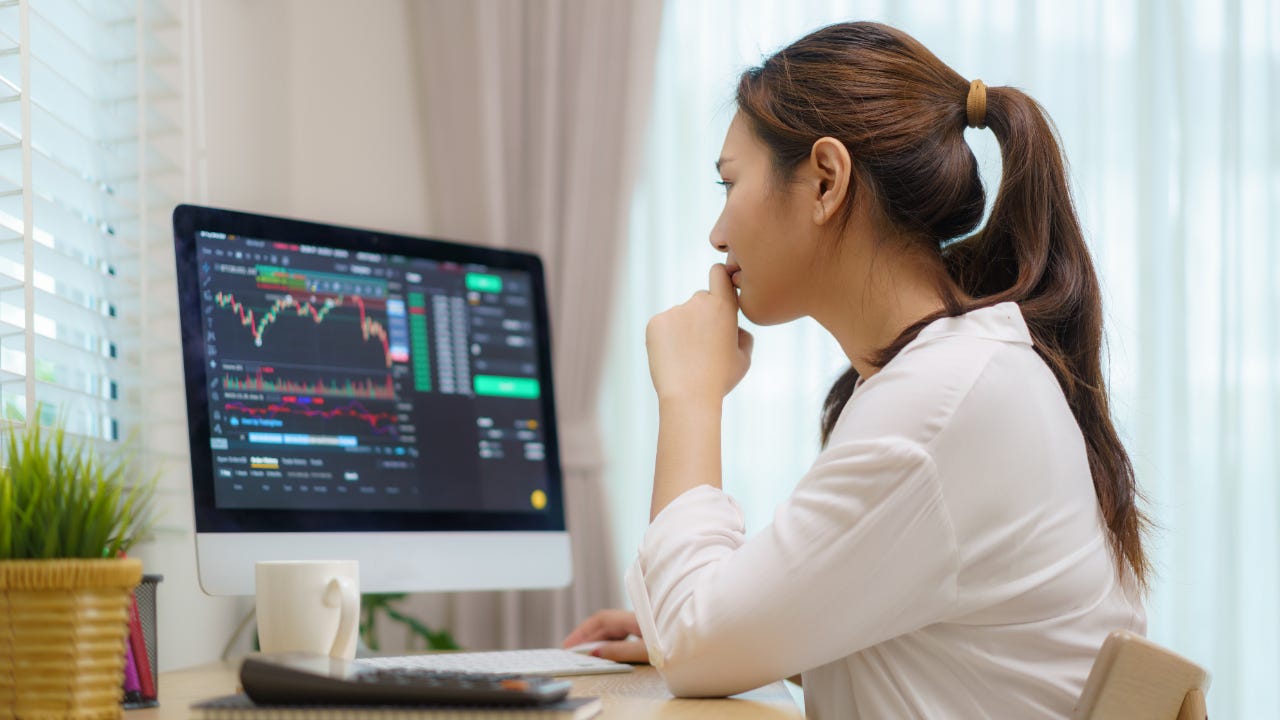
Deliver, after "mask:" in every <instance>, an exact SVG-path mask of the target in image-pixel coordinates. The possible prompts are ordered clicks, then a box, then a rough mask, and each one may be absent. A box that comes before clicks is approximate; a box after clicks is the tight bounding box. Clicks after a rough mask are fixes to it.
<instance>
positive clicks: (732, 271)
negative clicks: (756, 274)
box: [724, 265, 742, 286]
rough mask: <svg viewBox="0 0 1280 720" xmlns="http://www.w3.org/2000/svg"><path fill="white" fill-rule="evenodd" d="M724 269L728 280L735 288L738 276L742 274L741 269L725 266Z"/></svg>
mask: <svg viewBox="0 0 1280 720" xmlns="http://www.w3.org/2000/svg"><path fill="white" fill-rule="evenodd" d="M724 269H725V270H726V271H727V272H728V273H729V280H730V281H732V282H733V284H734V285H735V286H736V285H737V284H738V276H739V275H741V274H742V268H741V267H739V266H737V265H726V266H725V268H724Z"/></svg>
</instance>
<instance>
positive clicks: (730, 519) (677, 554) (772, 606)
mask: <svg viewBox="0 0 1280 720" xmlns="http://www.w3.org/2000/svg"><path fill="white" fill-rule="evenodd" d="M958 566H959V561H958V556H957V549H956V544H955V535H954V531H953V529H952V526H951V521H950V516H949V514H948V511H947V508H946V504H945V502H944V500H943V498H942V493H941V488H940V486H939V484H938V478H937V471H936V468H935V467H934V465H933V462H932V459H931V458H930V457H929V455H928V453H927V452H926V451H925V450H924V449H922V448H920V447H919V446H916V445H914V444H913V443H911V442H909V441H905V440H902V439H898V438H883V439H878V440H875V441H860V442H854V443H846V444H842V445H837V446H834V447H832V448H828V450H827V451H825V452H824V453H823V455H822V456H821V457H820V458H819V459H818V461H817V462H816V463H815V465H814V467H813V469H812V470H810V471H809V473H808V474H806V476H805V477H804V478H802V479H801V480H800V482H799V483H798V484H797V485H796V489H795V491H794V492H793V494H792V495H791V497H790V498H788V499H787V501H786V502H784V503H783V504H782V506H780V507H779V508H778V511H777V513H776V514H775V516H774V521H773V523H772V524H771V525H769V526H768V527H766V528H764V529H763V530H761V531H760V532H759V533H757V534H756V535H754V536H752V537H751V538H750V539H747V538H746V537H745V528H744V526H743V520H742V514H741V512H740V511H739V510H738V508H737V506H736V504H734V503H733V501H732V499H730V498H729V497H728V496H727V495H725V494H724V493H723V492H721V491H719V490H717V489H715V488H711V487H696V488H693V489H692V490H690V491H688V492H686V493H685V494H684V495H682V496H680V497H679V498H677V499H676V500H674V501H673V502H671V503H669V504H668V505H667V507H665V508H664V509H663V510H662V512H661V513H659V514H658V516H657V517H656V518H654V521H653V523H652V524H651V525H650V527H649V531H648V532H647V533H646V534H645V538H644V542H643V543H642V544H641V547H640V553H639V558H638V559H637V561H636V563H635V564H634V565H633V566H632V567H631V569H630V571H629V572H628V573H627V591H628V594H629V595H630V597H631V600H632V602H633V603H634V605H635V609H636V619H637V621H638V623H639V626H640V629H641V631H642V633H641V634H642V636H643V638H644V641H645V644H646V646H647V647H648V654H649V660H650V662H651V663H652V664H653V665H655V666H656V667H658V668H659V669H660V670H661V672H662V674H663V677H664V678H665V680H666V681H667V686H668V687H669V688H670V689H671V691H672V692H673V693H674V694H676V695H679V696H690V697H697V696H722V695H729V694H733V693H738V692H742V691H745V690H749V689H751V688H755V687H759V686H761V685H764V684H767V683H770V682H773V681H776V680H778V679H780V678H784V677H788V676H790V675H794V674H796V673H798V672H802V671H804V670H808V669H810V668H815V667H818V666H821V665H824V664H826V663H829V662H832V661H835V660H839V659H840V658H843V657H846V656H848V655H851V654H853V653H856V652H858V651H860V650H863V649H865V648H867V647H870V646H872V645H875V644H877V643H879V642H882V641H884V640H887V639H890V638H893V637H897V636H898V635H902V634H904V633H908V632H911V631H913V630H916V629H918V628H920V627H923V626H925V625H928V624H931V623H934V622H937V621H938V620H940V619H943V618H945V617H947V616H948V613H950V612H952V611H953V609H954V607H955V602H956V582H957V575H956V574H957V571H958Z"/></svg>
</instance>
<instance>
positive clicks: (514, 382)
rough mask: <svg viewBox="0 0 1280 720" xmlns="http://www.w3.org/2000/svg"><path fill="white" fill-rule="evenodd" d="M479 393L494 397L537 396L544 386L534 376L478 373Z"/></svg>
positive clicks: (477, 388) (476, 384)
mask: <svg viewBox="0 0 1280 720" xmlns="http://www.w3.org/2000/svg"><path fill="white" fill-rule="evenodd" d="M474 385H475V389H476V394H477V395H491V396H494V397H511V398H536V397H538V396H539V395H541V394H542V387H541V386H540V385H539V384H538V381H537V380H535V379H533V378H519V377H502V376H501V375H477V376H476V377H475V381H474Z"/></svg>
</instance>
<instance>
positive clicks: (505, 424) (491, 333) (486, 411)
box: [196, 231, 548, 512]
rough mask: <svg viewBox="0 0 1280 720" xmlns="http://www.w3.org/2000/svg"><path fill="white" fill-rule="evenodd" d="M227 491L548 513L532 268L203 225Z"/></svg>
mask: <svg viewBox="0 0 1280 720" xmlns="http://www.w3.org/2000/svg"><path fill="white" fill-rule="evenodd" d="M196 248H197V254H198V258H199V282H200V310H201V322H202V325H203V330H202V332H203V333H204V338H203V339H204V344H205V354H206V360H207V362H208V366H207V368H208V372H207V377H208V383H209V392H208V399H209V423H210V424H209V427H210V445H211V448H212V455H213V469H214V498H215V503H216V505H217V506H218V507H219V508H228V509H230V508H250V509H252V508H261V509H316V510H325V509H343V510H394V511H403V510H428V511H434V510H441V511H459V510H462V511H477V512H487V511H492V512H511V511H527V512H537V511H541V510H543V509H544V508H545V507H546V505H547V501H548V498H547V489H548V480H547V472H548V468H547V462H546V457H545V450H546V447H545V440H544V430H545V423H544V419H543V417H542V405H541V402H540V400H539V398H540V397H541V393H542V390H543V389H542V387H541V386H540V383H539V381H538V377H539V367H538V362H539V352H538V348H537V346H536V340H537V337H538V332H537V330H538V329H537V328H536V327H535V324H534V323H535V322H536V318H535V309H534V306H533V299H534V298H533V292H534V288H533V287H532V278H531V277H530V275H529V274H528V273H526V272H522V271H518V270H509V269H492V268H487V267H485V266H480V265H474V264H466V265H464V264H455V263H447V262H437V261H432V260H427V259H422V258H413V257H405V256H401V255H393V254H383V253H371V252H359V251H355V250H345V249H339V248H332V247H325V246H319V245H306V244H291V243H283V242H274V241H270V240H263V239H255V238H248V237H243V236H237V235H230V234H227V233H220V232H210V231H197V233H196Z"/></svg>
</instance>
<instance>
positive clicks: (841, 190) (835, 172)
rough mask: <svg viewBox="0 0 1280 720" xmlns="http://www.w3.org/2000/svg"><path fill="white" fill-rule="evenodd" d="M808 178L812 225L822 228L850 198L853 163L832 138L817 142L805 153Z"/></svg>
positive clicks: (846, 151) (824, 138)
mask: <svg viewBox="0 0 1280 720" xmlns="http://www.w3.org/2000/svg"><path fill="white" fill-rule="evenodd" d="M808 164H809V168H808V169H809V171H810V173H811V177H812V189H813V194H812V195H811V197H812V199H813V222H814V223H815V224H817V225H825V224H826V223H827V221H829V220H830V219H831V218H833V217H835V216H836V214H837V213H838V212H839V211H840V208H841V207H843V206H844V204H845V203H846V202H851V201H852V199H853V198H852V196H853V192H852V190H853V159H852V158H850V157H849V150H848V148H846V147H845V146H844V143H842V142H840V141H839V140H837V139H835V138H833V137H822V138H818V141H817V142H815V143H814V144H813V149H812V150H811V151H810V152H809V163H808Z"/></svg>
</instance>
